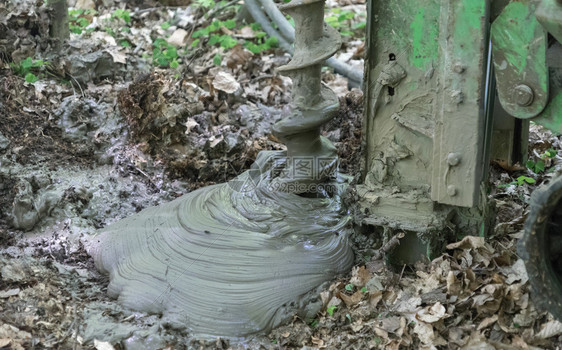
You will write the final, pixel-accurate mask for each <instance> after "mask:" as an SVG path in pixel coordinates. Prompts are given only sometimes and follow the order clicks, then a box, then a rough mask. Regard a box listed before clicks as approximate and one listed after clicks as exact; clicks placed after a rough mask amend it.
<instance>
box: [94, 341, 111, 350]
mask: <svg viewBox="0 0 562 350" xmlns="http://www.w3.org/2000/svg"><path fill="white" fill-rule="evenodd" d="M94 347H95V348H96V350H115V348H114V347H113V345H111V344H110V343H108V342H106V341H100V340H97V339H94Z"/></svg>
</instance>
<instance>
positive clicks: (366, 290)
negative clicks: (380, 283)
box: [361, 287, 369, 293]
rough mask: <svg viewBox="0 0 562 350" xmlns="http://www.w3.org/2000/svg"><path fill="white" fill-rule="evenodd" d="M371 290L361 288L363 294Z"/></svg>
mask: <svg viewBox="0 0 562 350" xmlns="http://www.w3.org/2000/svg"><path fill="white" fill-rule="evenodd" d="M368 291H369V290H368V289H367V287H363V288H361V293H367V292H368Z"/></svg>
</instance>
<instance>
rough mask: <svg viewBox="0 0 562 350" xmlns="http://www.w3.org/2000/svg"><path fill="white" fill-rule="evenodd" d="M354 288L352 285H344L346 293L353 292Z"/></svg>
mask: <svg viewBox="0 0 562 350" xmlns="http://www.w3.org/2000/svg"><path fill="white" fill-rule="evenodd" d="M354 288H355V286H354V285H353V283H349V284H346V285H345V290H347V291H348V292H353V289H354Z"/></svg>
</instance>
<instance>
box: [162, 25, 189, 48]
mask: <svg viewBox="0 0 562 350" xmlns="http://www.w3.org/2000/svg"><path fill="white" fill-rule="evenodd" d="M188 37H189V33H188V32H187V31H186V30H185V29H181V28H178V29H176V30H175V31H174V32H173V33H172V35H170V37H169V38H168V39H166V41H167V42H168V44H170V45H174V46H184V45H185V43H186V42H187V39H188Z"/></svg>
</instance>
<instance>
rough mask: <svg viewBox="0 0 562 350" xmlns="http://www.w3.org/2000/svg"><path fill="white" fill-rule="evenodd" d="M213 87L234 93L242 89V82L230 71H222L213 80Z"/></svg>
mask: <svg viewBox="0 0 562 350" xmlns="http://www.w3.org/2000/svg"><path fill="white" fill-rule="evenodd" d="M213 87H214V88H215V89H217V90H221V91H224V92H226V93H227V94H232V93H234V92H236V91H237V90H238V89H240V84H239V83H238V82H237V81H236V78H234V77H233V76H232V75H231V74H230V73H227V72H224V71H220V72H218V73H217V75H216V76H215V79H214V80H213Z"/></svg>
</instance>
